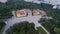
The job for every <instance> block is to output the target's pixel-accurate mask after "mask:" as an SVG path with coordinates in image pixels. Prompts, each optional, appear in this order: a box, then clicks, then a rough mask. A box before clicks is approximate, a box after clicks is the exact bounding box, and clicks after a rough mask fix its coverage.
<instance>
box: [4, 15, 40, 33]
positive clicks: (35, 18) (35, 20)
mask: <svg viewBox="0 0 60 34" xmlns="http://www.w3.org/2000/svg"><path fill="white" fill-rule="evenodd" d="M40 18H41V15H37V16H27V17H20V18H17V17H15V16H13V17H12V18H11V19H8V20H7V24H6V26H5V28H4V31H3V34H5V32H6V30H7V29H8V28H9V27H10V26H12V25H13V24H15V23H20V22H22V21H28V22H30V23H31V22H33V23H34V24H35V27H38V26H40V24H39V23H38V20H39V19H40Z"/></svg>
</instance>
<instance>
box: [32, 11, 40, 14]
mask: <svg viewBox="0 0 60 34" xmlns="http://www.w3.org/2000/svg"><path fill="white" fill-rule="evenodd" d="M32 13H33V15H39V14H40V12H39V11H38V10H33V11H32Z"/></svg>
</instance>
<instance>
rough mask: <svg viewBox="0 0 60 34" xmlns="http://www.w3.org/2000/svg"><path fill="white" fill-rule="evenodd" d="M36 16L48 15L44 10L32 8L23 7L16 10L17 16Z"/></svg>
mask: <svg viewBox="0 0 60 34" xmlns="http://www.w3.org/2000/svg"><path fill="white" fill-rule="evenodd" d="M33 15H34V16H35V15H42V16H44V15H46V12H45V11H43V10H39V9H37V10H30V9H21V10H17V11H16V16H17V17H24V16H33Z"/></svg>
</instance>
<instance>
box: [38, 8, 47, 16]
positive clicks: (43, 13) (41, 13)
mask: <svg viewBox="0 0 60 34" xmlns="http://www.w3.org/2000/svg"><path fill="white" fill-rule="evenodd" d="M37 11H39V12H40V15H43V16H44V15H47V13H46V12H45V11H43V10H39V9H37Z"/></svg>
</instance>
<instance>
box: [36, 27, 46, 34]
mask: <svg viewBox="0 0 60 34" xmlns="http://www.w3.org/2000/svg"><path fill="white" fill-rule="evenodd" d="M37 29H38V32H40V33H41V34H47V33H46V32H45V30H43V29H42V28H41V27H37Z"/></svg>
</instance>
